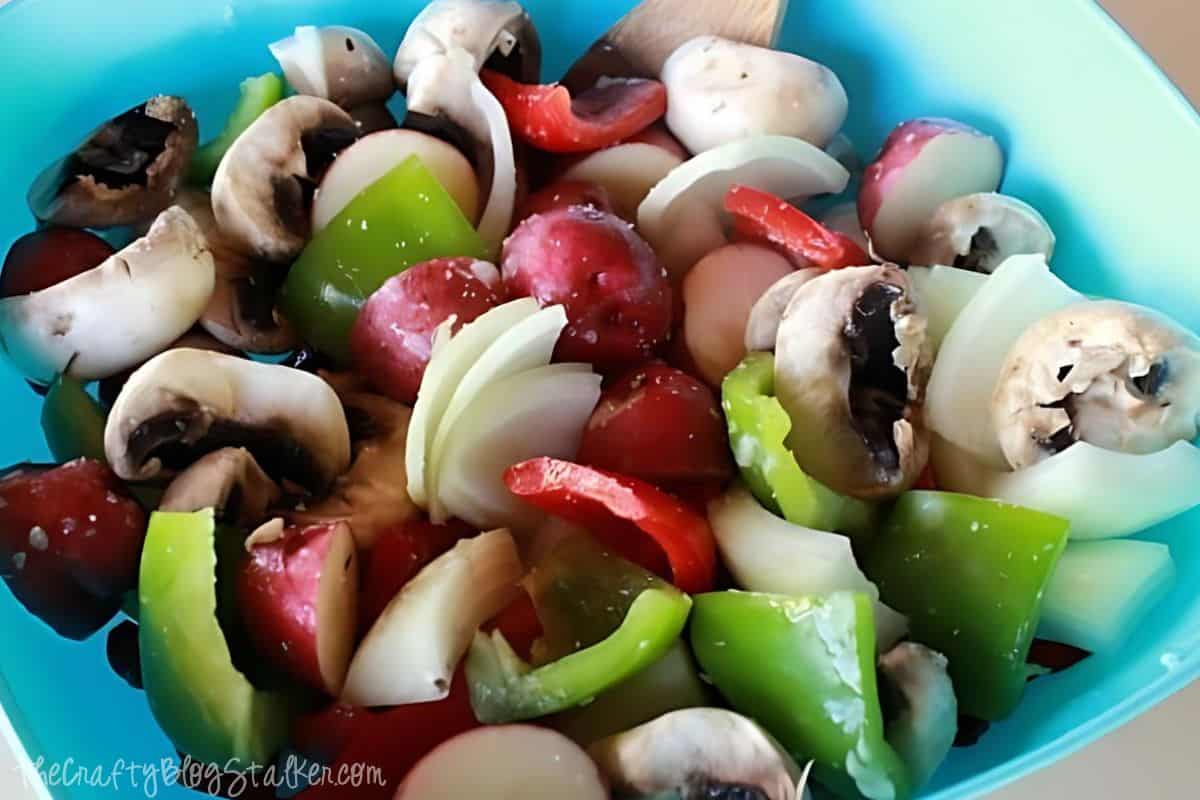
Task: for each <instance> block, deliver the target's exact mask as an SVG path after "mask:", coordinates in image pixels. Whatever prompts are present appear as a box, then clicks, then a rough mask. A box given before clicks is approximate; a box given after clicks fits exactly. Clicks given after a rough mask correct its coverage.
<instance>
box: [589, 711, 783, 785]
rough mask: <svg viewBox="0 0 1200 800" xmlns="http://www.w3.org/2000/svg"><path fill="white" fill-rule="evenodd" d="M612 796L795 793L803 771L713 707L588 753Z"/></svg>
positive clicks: (755, 729)
mask: <svg viewBox="0 0 1200 800" xmlns="http://www.w3.org/2000/svg"><path fill="white" fill-rule="evenodd" d="M588 754H589V755H591V757H592V758H593V759H595V760H596V763H597V764H599V766H600V769H601V771H602V772H603V773H604V774H605V775H606V776H607V777H608V779H609V781H610V782H611V783H612V785H613V788H614V789H615V790H616V791H617V793H618V796H623V795H622V793H629V794H632V795H634V796H637V797H642V796H649V795H655V796H657V793H660V792H663V793H666V792H672V791H673V792H676V793H677V795H678V796H679V797H680V798H682V799H683V800H693V799H695V800H699V799H700V798H714V800H719V799H720V798H743V797H744V798H760V799H761V800H796V798H799V797H802V796H803V791H804V778H805V772H804V770H802V769H800V767H798V766H797V765H796V762H795V761H793V760H792V758H791V757H790V756H789V755H788V754H787V753H786V752H784V750H783V748H782V747H780V745H779V743H778V742H776V741H775V740H774V739H773V738H771V736H770V734H768V733H767V732H766V731H764V730H763V729H762V728H760V727H759V726H758V725H756V724H755V723H754V722H751V721H750V720H748V719H746V718H745V717H743V716H741V715H739V714H735V713H734V712H732V711H726V710H724V709H720V708H688V709H683V710H682V711H672V712H671V713H669V714H664V715H663V716H661V717H659V718H658V719H655V720H653V721H651V722H647V723H646V724H645V725H639V726H638V727H636V728H634V729H632V730H629V731H625V732H624V733H619V734H617V735H615V736H610V737H608V738H607V739H601V740H600V741H598V742H596V743H595V744H593V745H591V746H590V747H589V748H588Z"/></svg>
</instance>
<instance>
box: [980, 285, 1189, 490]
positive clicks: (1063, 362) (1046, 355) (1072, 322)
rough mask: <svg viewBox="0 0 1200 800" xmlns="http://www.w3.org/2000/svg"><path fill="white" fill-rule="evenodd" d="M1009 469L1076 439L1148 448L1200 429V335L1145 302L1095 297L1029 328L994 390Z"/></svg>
mask: <svg viewBox="0 0 1200 800" xmlns="http://www.w3.org/2000/svg"><path fill="white" fill-rule="evenodd" d="M992 420H993V422H994V424H995V426H996V431H997V433H998V435H999V438H1000V446H1001V448H1002V449H1003V451H1004V456H1005V458H1006V459H1007V460H1008V463H1009V465H1010V466H1012V467H1013V468H1014V469H1021V468H1023V467H1028V466H1031V465H1033V464H1037V463H1038V462H1040V461H1042V460H1043V459H1046V458H1049V457H1050V456H1052V455H1054V454H1055V453H1057V452H1060V451H1062V450H1064V449H1066V448H1067V447H1070V446H1071V445H1072V444H1074V443H1075V442H1089V443H1090V444H1093V445H1096V446H1097V447H1102V448H1104V449H1107V450H1113V451H1117V452H1122V453H1132V454H1141V455H1144V454H1149V453H1156V452H1159V451H1161V450H1166V449H1167V448H1168V447H1170V446H1171V445H1172V444H1174V443H1176V442H1181V441H1183V442H1188V441H1192V440H1193V439H1195V438H1196V435H1197V433H1198V432H1200V338H1197V337H1196V336H1195V334H1193V333H1191V332H1190V331H1188V330H1186V329H1184V328H1183V327H1182V326H1180V325H1178V324H1177V323H1175V322H1173V321H1172V320H1170V319H1167V318H1166V317H1163V316H1161V315H1159V314H1157V313H1156V312H1153V311H1151V310H1149V309H1147V308H1143V307H1141V306H1136V305H1132V304H1130V303H1120V302H1116V301H1109V300H1105V301H1090V302H1084V303H1079V304H1077V305H1072V306H1068V307H1066V308H1064V309H1062V310H1061V311H1058V312H1056V313H1054V314H1051V315H1050V316H1048V317H1045V318H1044V319H1042V320H1041V321H1040V322H1037V323H1035V324H1034V325H1033V326H1032V327H1030V328H1029V329H1027V330H1026V331H1025V333H1023V334H1022V335H1021V337H1020V338H1019V339H1018V340H1017V342H1016V344H1015V345H1013V348H1012V350H1010V351H1009V354H1008V358H1007V360H1006V361H1005V363H1004V366H1003V368H1002V369H1001V371H1000V377H999V380H998V382H997V384H996V388H995V392H994V394H993V396H992Z"/></svg>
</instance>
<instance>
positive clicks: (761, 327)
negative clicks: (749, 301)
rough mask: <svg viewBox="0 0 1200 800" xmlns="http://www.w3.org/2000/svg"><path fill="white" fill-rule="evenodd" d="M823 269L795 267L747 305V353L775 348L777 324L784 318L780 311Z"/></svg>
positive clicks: (777, 336) (820, 273)
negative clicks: (795, 268)
mask: <svg viewBox="0 0 1200 800" xmlns="http://www.w3.org/2000/svg"><path fill="white" fill-rule="evenodd" d="M823 273H824V270H821V269H817V268H816V267H811V268H809V269H801V270H796V271H795V272H793V273H791V274H790V275H785V276H784V277H782V278H780V279H779V280H777V281H775V283H773V284H772V285H771V288H769V289H767V291H766V292H764V293H763V296H762V297H760V298H758V300H757V301H755V303H754V305H753V306H752V307H751V308H750V317H749V319H747V320H746V339H745V345H746V351H747V352H749V353H754V352H762V351H766V350H774V349H775V342H776V340H777V339H778V338H779V323H780V322H782V321H783V312H784V311H785V310H787V307H788V303H790V302H792V296H793V295H795V294H796V292H798V291H799V290H800V287H801V286H803V285H804V284H806V283H808V282H809V281H811V280H812V279H813V278H816V277H819V276H820V275H822V274H823Z"/></svg>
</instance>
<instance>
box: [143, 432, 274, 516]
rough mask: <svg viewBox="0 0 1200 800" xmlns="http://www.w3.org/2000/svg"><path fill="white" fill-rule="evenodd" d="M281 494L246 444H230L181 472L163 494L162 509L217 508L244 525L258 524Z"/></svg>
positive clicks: (222, 514)
mask: <svg viewBox="0 0 1200 800" xmlns="http://www.w3.org/2000/svg"><path fill="white" fill-rule="evenodd" d="M279 496H280V490H279V486H278V485H276V483H275V481H273V480H271V479H270V478H269V477H268V476H267V473H265V472H263V470H262V467H260V466H259V465H258V462H257V461H255V460H254V456H253V455H251V454H250V451H249V450H247V449H245V448H244V447H226V448H223V449H221V450H216V451H214V452H212V453H209V454H208V455H206V456H204V457H202V458H201V459H200V460H199V461H197V462H196V463H194V464H192V465H191V466H190V467H188V468H187V469H185V470H184V471H183V472H181V473H179V475H177V476H176V477H175V479H174V480H173V481H171V483H170V485H169V486H167V491H166V493H165V494H163V498H162V500H161V501H160V502H159V504H158V510H159V511H181V512H191V511H200V510H201V509H204V508H211V509H215V511H216V514H217V518H218V519H220V520H222V521H228V522H231V523H235V524H237V525H240V526H242V527H252V526H255V525H258V524H259V523H261V522H262V521H263V519H265V518H266V516H267V509H269V508H271V506H273V505H274V504H275V503H276V502H277V501H278V500H279Z"/></svg>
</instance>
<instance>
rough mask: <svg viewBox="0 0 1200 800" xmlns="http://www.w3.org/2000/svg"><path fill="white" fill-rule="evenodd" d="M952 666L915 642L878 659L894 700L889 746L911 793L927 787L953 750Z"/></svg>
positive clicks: (954, 700) (954, 703)
mask: <svg viewBox="0 0 1200 800" xmlns="http://www.w3.org/2000/svg"><path fill="white" fill-rule="evenodd" d="M947 666H948V662H947V661H946V657H945V656H943V655H942V654H941V653H935V652H934V651H933V650H930V649H929V648H928V647H925V646H924V645H920V644H917V643H915V642H901V643H900V644H898V645H896V646H895V647H893V648H892V649H891V650H889V651H888V652H887V653H885V654H884V655H883V656H881V657H880V659H879V676H880V683H881V684H882V688H883V690H884V696H885V697H886V698H887V699H888V700H890V701H891V702H890V703H885V707H887V708H888V710H889V711H891V715H890V716H891V718H890V719H889V720H888V721H887V741H888V744H890V745H891V746H892V747H893V748H895V750H896V753H897V754H898V755H899V756H900V758H901V759H902V760H903V761H904V765H905V766H906V767H908V772H909V776H910V777H911V778H912V785H913V788H920V787H921V786H924V785H925V784H926V783H928V781H929V779H930V778H932V777H933V773H934V772H936V771H937V768H938V767H939V766H940V765H941V763H942V762H943V761H945V760H946V756H948V755H949V754H950V748H951V747H953V746H954V737H955V735H956V734H957V733H958V699H957V698H956V697H955V696H954V684H953V683H951V681H950V675H949V674H948V673H947V671H946V668H947Z"/></svg>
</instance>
